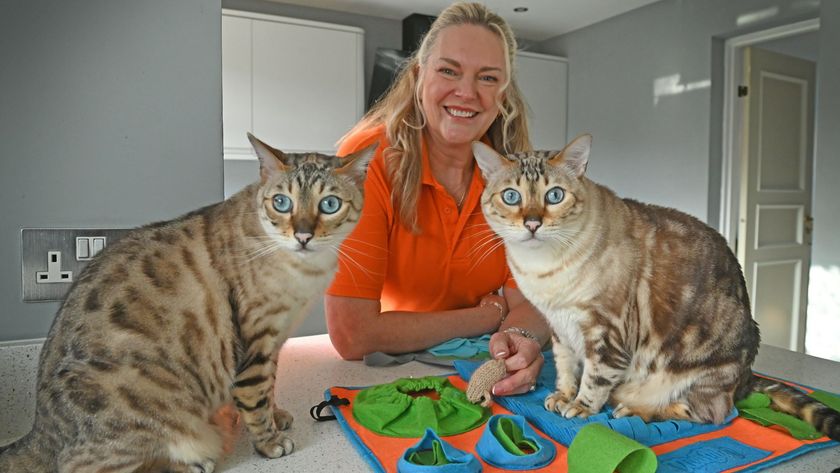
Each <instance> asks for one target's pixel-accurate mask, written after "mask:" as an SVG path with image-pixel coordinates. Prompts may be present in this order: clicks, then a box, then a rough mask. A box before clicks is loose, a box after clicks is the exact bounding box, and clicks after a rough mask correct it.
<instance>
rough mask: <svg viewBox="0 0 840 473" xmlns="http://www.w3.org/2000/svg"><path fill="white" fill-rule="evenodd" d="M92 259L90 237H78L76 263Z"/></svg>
mask: <svg viewBox="0 0 840 473" xmlns="http://www.w3.org/2000/svg"><path fill="white" fill-rule="evenodd" d="M89 259H90V237H76V261H87V260H89Z"/></svg>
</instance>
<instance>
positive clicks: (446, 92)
mask: <svg viewBox="0 0 840 473" xmlns="http://www.w3.org/2000/svg"><path fill="white" fill-rule="evenodd" d="M419 73H420V80H421V84H422V86H421V87H422V89H421V91H420V98H421V101H422V107H423V113H424V114H425V116H426V122H427V128H426V129H427V130H428V132H429V134H430V137H431V139H432V141H433V142H436V143H439V144H444V145H447V146H457V145H470V144H471V143H472V142H473V141H475V140H478V139H480V138H481V137H482V136H484V134H485V133H486V132H487V129H488V128H490V125H491V124H492V123H493V120H495V119H496V116H497V115H498V114H499V107H498V106H497V97H498V96H499V94H500V91H501V89H502V85H503V84H504V83H505V81H506V80H507V68H506V67H505V53H504V47H503V45H502V40H501V38H500V37H499V36H498V35H496V34H495V33H493V32H492V31H491V30H489V29H487V28H486V27H484V26H478V25H457V26H450V27H447V28H444V29H443V30H441V31H440V34H439V36H438V38H437V40H436V41H435V44H434V45H433V46H432V48H431V51H430V53H429V56H428V59H427V60H426V62H425V63H424V64H423V65H421V66H420V71H419Z"/></svg>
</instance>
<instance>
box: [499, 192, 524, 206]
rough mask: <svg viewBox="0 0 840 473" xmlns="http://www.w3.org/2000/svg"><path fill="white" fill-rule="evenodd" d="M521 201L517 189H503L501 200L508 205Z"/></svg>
mask: <svg viewBox="0 0 840 473" xmlns="http://www.w3.org/2000/svg"><path fill="white" fill-rule="evenodd" d="M521 201H522V196H521V195H520V194H519V192H518V191H515V190H513V189H505V190H504V191H502V202H504V203H506V204H508V205H516V204H518V203H519V202H521Z"/></svg>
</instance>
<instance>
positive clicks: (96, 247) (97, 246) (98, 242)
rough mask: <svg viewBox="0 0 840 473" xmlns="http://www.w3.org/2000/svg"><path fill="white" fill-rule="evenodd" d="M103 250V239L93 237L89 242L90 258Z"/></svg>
mask: <svg viewBox="0 0 840 473" xmlns="http://www.w3.org/2000/svg"><path fill="white" fill-rule="evenodd" d="M104 249H105V237H93V238H91V241H90V257H91V258H93V257H94V256H96V254H97V253H99V252H100V251H102V250H104Z"/></svg>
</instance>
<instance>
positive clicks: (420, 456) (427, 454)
mask: <svg viewBox="0 0 840 473" xmlns="http://www.w3.org/2000/svg"><path fill="white" fill-rule="evenodd" d="M408 461H409V462H411V463H414V464H415V465H423V466H440V465H448V464H449V463H451V462H450V461H449V460H448V459H447V458H446V454H445V453H443V447H442V446H441V444H440V442H438V441H437V440H432V449H431V450H418V451H416V452H412V453H411V455H410V456H409V457H408Z"/></svg>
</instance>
